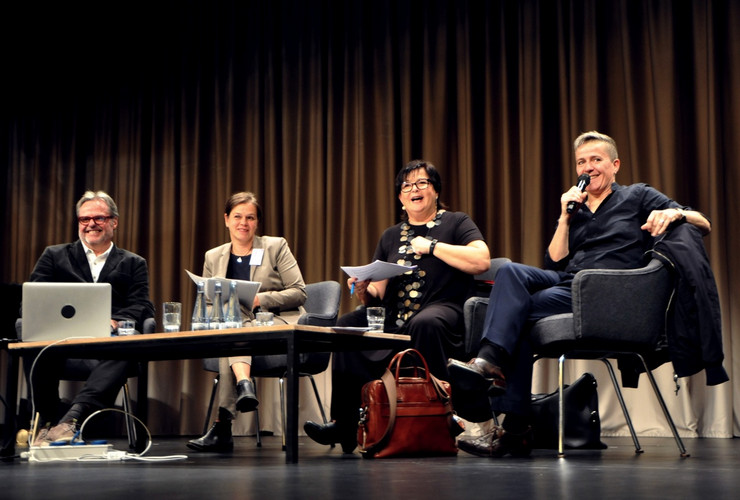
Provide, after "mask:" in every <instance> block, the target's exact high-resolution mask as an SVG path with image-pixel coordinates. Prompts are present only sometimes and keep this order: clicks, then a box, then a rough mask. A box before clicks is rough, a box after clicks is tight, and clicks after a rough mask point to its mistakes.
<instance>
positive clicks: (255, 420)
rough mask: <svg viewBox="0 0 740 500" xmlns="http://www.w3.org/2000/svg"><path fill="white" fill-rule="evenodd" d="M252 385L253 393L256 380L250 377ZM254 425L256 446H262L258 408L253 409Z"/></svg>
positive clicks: (255, 387)
mask: <svg viewBox="0 0 740 500" xmlns="http://www.w3.org/2000/svg"><path fill="white" fill-rule="evenodd" d="M252 385H254V393H255V394H257V380H256V379H255V378H254V377H252ZM254 426H255V427H256V428H257V448H262V427H261V426H260V411H259V408H258V409H256V410H254Z"/></svg>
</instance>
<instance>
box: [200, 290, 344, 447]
mask: <svg viewBox="0 0 740 500" xmlns="http://www.w3.org/2000/svg"><path fill="white" fill-rule="evenodd" d="M341 294H342V289H341V285H340V284H339V283H338V282H336V281H321V282H318V283H309V284H307V285H306V302H305V303H304V304H303V308H304V309H305V310H306V312H305V313H303V314H302V315H301V316H300V317H299V318H298V322H297V324H299V325H312V326H334V325H335V324H336V323H337V316H338V315H339V300H340V298H341ZM330 359H331V353H328V352H318V353H301V354H300V355H299V365H298V375H299V376H300V377H308V379H309V380H310V381H311V385H312V387H313V391H314V394H315V395H316V401H317V402H318V405H319V411H320V412H321V417H322V419H323V420H324V423H326V422H327V419H326V414H325V412H324V405H323V404H322V403H321V396H320V395H319V390H318V388H317V387H316V381H315V380H314V378H313V376H314V375H317V374H319V373H321V372H323V371H324V370H326V369H327V368H328V366H329V360H330ZM203 369H204V370H206V371H210V372H215V373H218V371H219V370H218V358H208V359H204V360H203ZM287 369H288V362H287V355H285V354H271V355H267V356H254V357H253V358H252V367H251V375H252V377H253V378H254V377H257V378H259V377H270V378H278V379H279V384H280V411H281V415H282V426H283V447H285V385H284V380H285V376H286V374H287ZM218 380H219V378H218V376H216V377H215V378H214V380H213V389H212V390H211V397H210V401H209V403H208V412H207V413H206V419H205V423H204V424H203V434H205V433H206V432H208V423H209V420H210V416H211V412H212V411H213V405H214V402H215V398H216V389H217V387H218ZM255 388H256V382H255ZM255 423H256V426H257V446H262V439H261V437H260V424H259V412H255Z"/></svg>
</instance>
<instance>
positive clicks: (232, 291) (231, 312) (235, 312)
mask: <svg viewBox="0 0 740 500" xmlns="http://www.w3.org/2000/svg"><path fill="white" fill-rule="evenodd" d="M223 327H224V328H241V327H242V312H241V309H240V308H239V295H238V294H237V293H236V281H231V282H230V283H229V300H228V302H227V303H226V314H225V317H224V326H223Z"/></svg>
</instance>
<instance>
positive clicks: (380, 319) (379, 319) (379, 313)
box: [365, 307, 385, 332]
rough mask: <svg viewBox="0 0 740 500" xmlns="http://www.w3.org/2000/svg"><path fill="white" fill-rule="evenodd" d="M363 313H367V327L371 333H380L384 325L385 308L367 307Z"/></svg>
mask: <svg viewBox="0 0 740 500" xmlns="http://www.w3.org/2000/svg"><path fill="white" fill-rule="evenodd" d="M365 312H366V313H367V326H369V327H370V328H371V329H372V331H377V332H382V331H383V325H384V324H385V307H368V308H366V309H365Z"/></svg>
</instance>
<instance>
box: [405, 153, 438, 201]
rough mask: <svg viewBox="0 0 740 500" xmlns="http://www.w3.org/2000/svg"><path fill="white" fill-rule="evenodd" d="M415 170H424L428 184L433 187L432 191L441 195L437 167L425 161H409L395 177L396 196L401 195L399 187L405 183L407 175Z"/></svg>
mask: <svg viewBox="0 0 740 500" xmlns="http://www.w3.org/2000/svg"><path fill="white" fill-rule="evenodd" d="M417 168H423V169H424V171H425V172H426V173H427V178H428V179H429V182H431V183H432V186H434V190H435V191H436V192H437V194H438V195H441V194H442V178H441V177H440V176H439V172H437V167H435V166H434V165H432V164H431V163H430V162H428V161H425V160H411V161H410V162H408V163H407V164H406V165H405V166H404V167H403V168H402V169H401V170H400V171H399V172H398V175H397V176H396V196H398V195H399V194H401V185H402V184H403V183H404V182H405V181H406V177H408V175H409V174H410V173H411V172H413V171H414V170H416V169H417Z"/></svg>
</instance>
